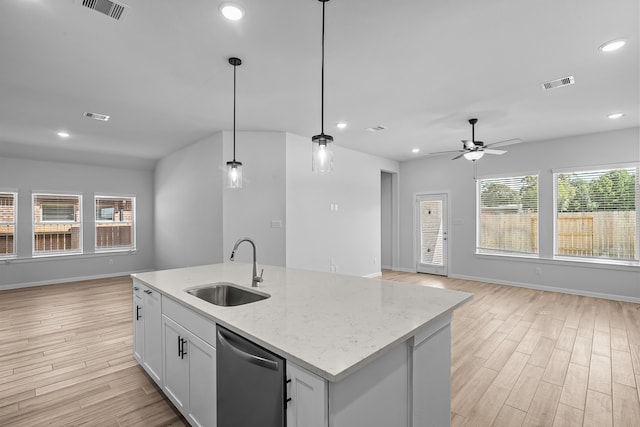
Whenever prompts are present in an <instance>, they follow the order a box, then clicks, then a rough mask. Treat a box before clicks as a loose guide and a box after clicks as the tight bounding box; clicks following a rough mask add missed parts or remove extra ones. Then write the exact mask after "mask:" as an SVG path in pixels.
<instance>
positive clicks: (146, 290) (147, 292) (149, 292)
mask: <svg viewBox="0 0 640 427" xmlns="http://www.w3.org/2000/svg"><path fill="white" fill-rule="evenodd" d="M144 293H145V294H149V295H151V294H152V293H153V292H152V291H150V290H149V289H145V290H144Z"/></svg>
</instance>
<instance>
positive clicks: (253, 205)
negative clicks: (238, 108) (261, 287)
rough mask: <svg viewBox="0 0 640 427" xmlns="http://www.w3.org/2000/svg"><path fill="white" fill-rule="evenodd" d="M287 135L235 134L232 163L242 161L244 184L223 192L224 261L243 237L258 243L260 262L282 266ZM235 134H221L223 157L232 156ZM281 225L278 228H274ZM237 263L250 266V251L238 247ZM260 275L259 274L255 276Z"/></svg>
mask: <svg viewBox="0 0 640 427" xmlns="http://www.w3.org/2000/svg"><path fill="white" fill-rule="evenodd" d="M285 142H286V139H285V134H284V133H282V132H239V133H237V134H236V160H238V161H240V162H242V175H243V186H242V189H240V190H230V189H226V188H225V189H224V191H223V198H222V201H223V203H222V205H223V224H224V227H223V235H224V245H223V248H224V253H223V258H224V259H225V260H226V259H228V258H229V255H231V250H232V249H233V244H234V243H235V242H236V240H238V239H239V238H241V237H250V238H252V239H253V241H254V242H255V243H256V248H257V250H256V251H257V258H258V262H259V263H262V264H269V265H281V266H284V265H285V262H286V255H285V254H286V249H285V245H286V231H285V230H286V225H287V223H286V218H285V215H286V210H285V205H286V200H285V196H286V193H285V179H286V166H285V159H286V154H285V149H286V144H285ZM232 150H233V134H232V133H231V132H224V153H225V154H224V159H225V161H227V160H231V159H232V158H233V151H232ZM271 221H280V224H281V227H280V228H277V227H272V226H271ZM236 260H238V261H245V262H250V261H251V260H252V250H251V246H250V245H249V244H248V243H242V245H241V246H240V247H239V248H238V252H236ZM258 273H259V272H258Z"/></svg>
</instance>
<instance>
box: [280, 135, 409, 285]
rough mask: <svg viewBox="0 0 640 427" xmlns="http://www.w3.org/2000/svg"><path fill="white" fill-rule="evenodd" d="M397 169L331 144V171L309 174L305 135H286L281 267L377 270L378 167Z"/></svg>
mask: <svg viewBox="0 0 640 427" xmlns="http://www.w3.org/2000/svg"><path fill="white" fill-rule="evenodd" d="M334 144H335V143H334ZM398 168H399V165H398V163H397V162H395V161H392V160H387V159H383V158H380V157H376V156H372V155H368V154H363V153H360V152H357V151H353V150H348V149H345V148H343V147H340V146H339V145H338V144H335V145H334V171H333V172H332V173H331V174H327V175H318V174H314V173H313V172H311V141H310V140H309V138H303V137H301V136H298V135H293V134H287V267H293V268H303V269H308V270H317V271H332V267H331V266H332V263H333V266H334V268H333V270H335V271H336V272H338V273H344V274H352V275H357V276H375V275H379V274H380V254H381V232H380V230H381V223H380V221H381V219H380V217H381V210H380V195H381V188H380V187H381V179H380V172H381V171H389V172H396V171H397V170H398ZM331 205H334V206H335V205H337V206H338V209H337V211H336V210H331Z"/></svg>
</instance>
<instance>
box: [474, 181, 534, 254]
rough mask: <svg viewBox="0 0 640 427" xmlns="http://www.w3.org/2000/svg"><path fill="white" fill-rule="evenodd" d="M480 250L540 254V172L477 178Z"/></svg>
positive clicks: (494, 252) (491, 252)
mask: <svg viewBox="0 0 640 427" xmlns="http://www.w3.org/2000/svg"><path fill="white" fill-rule="evenodd" d="M477 200H478V201H479V203H478V204H479V206H478V236H477V253H481V254H505V255H532V254H538V175H524V176H512V177H506V178H486V179H479V180H478V199H477Z"/></svg>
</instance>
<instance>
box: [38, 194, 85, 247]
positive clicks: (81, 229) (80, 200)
mask: <svg viewBox="0 0 640 427" xmlns="http://www.w3.org/2000/svg"><path fill="white" fill-rule="evenodd" d="M47 196H49V197H76V198H77V199H78V219H77V220H75V219H74V220H72V221H65V220H61V221H45V220H44V219H43V220H41V221H36V198H38V197H39V198H42V197H47ZM82 218H83V216H82V194H81V193H61V192H33V193H32V194H31V225H32V227H31V256H32V257H33V258H40V257H50V256H69V255H79V254H82V253H83V228H84V224H83V221H82ZM40 224H49V225H52V224H77V226H78V230H79V235H78V239H79V242H78V244H79V247H78V249H63V250H54V251H36V227H37V226H38V225H40Z"/></svg>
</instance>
